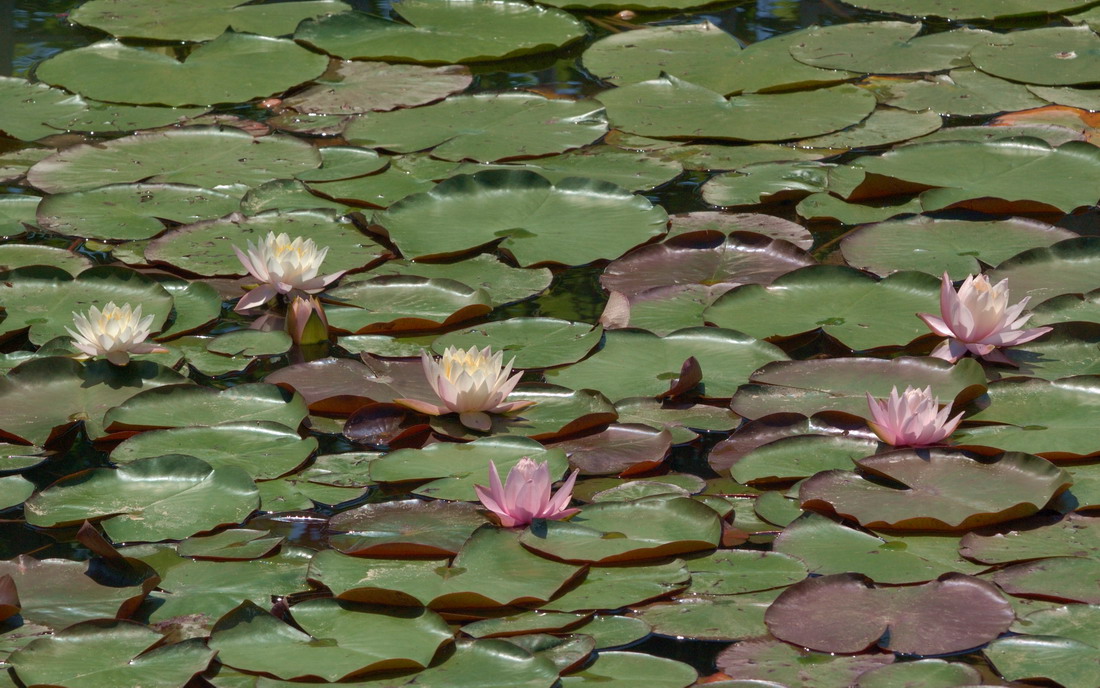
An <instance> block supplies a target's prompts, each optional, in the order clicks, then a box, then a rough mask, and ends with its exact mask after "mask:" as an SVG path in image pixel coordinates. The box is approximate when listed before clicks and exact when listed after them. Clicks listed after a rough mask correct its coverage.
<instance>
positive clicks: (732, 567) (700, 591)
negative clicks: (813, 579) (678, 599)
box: [687, 550, 807, 595]
mask: <svg viewBox="0 0 1100 688" xmlns="http://www.w3.org/2000/svg"><path fill="white" fill-rule="evenodd" d="M687 567H688V570H689V571H691V588H690V589H689V590H690V592H691V593H692V594H696V595H740V594H742V593H746V592H757V591H760V590H770V589H773V588H782V587H785V586H788V585H791V584H792V583H797V582H798V581H800V580H802V579H803V578H805V577H806V573H807V571H806V566H805V564H803V563H802V562H801V561H799V560H798V559H795V558H794V557H791V556H788V555H785V554H780V553H777V552H750V551H747V550H718V551H717V552H715V553H714V554H709V555H707V556H705V557H699V558H697V559H692V560H691V561H689V562H687Z"/></svg>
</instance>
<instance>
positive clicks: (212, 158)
mask: <svg viewBox="0 0 1100 688" xmlns="http://www.w3.org/2000/svg"><path fill="white" fill-rule="evenodd" d="M320 164H321V157H320V155H319V154H318V153H317V150H316V149H315V148H314V147H313V146H311V145H309V144H308V143H306V142H304V141H299V140H298V139H295V138H292V137H289V136H277V135H272V136H265V137H262V138H258V139H257V138H253V137H252V135H251V134H248V133H246V132H243V131H240V130H238V129H219V128H214V127H186V128H182V129H173V130H169V131H164V132H157V133H149V134H135V135H134V136H127V137H124V138H121V139H115V140H113V141H109V142H107V143H102V144H96V145H94V146H93V145H90V144H81V145H76V146H72V147H70V148H66V149H65V150H63V151H60V152H58V153H56V154H55V155H51V156H50V157H48V158H46V159H45V160H43V161H42V162H39V163H37V164H36V165H35V166H34V167H32V168H31V169H30V171H29V172H28V173H27V179H28V181H29V182H30V183H31V184H33V185H34V186H36V187H37V188H39V189H42V190H43V191H46V192H48V193H58V192H61V191H84V190H87V189H94V188H96V187H98V186H106V185H108V184H120V183H126V182H138V181H140V182H145V183H166V184H168V183H172V184H193V185H195V186H201V187H205V188H214V189H215V190H218V189H219V188H223V187H228V188H225V189H223V190H232V191H233V192H234V193H236V192H237V189H239V192H240V193H241V194H243V193H244V189H243V188H240V187H234V186H232V185H237V184H243V185H245V186H253V185H256V184H262V183H264V182H267V181H270V180H272V179H276V178H280V177H287V176H292V175H294V174H295V173H297V172H301V171H303V170H308V169H313V168H316V167H319V166H320Z"/></svg>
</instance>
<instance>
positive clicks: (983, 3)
mask: <svg viewBox="0 0 1100 688" xmlns="http://www.w3.org/2000/svg"><path fill="white" fill-rule="evenodd" d="M844 2H845V3H846V4H848V5H854V6H856V7H861V8H863V9H867V10H875V11H877V12H887V13H890V14H904V15H908V16H912V17H929V16H931V17H943V18H945V19H1001V18H1007V17H1022V16H1027V15H1033V14H1057V13H1059V12H1068V11H1071V10H1074V9H1077V8H1079V7H1085V6H1087V5H1091V4H1092V3H1091V2H1089V1H1088V0H972V1H971V2H968V3H966V4H960V3H958V2H956V1H955V0H844Z"/></svg>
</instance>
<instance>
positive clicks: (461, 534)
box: [328, 499, 485, 557]
mask: <svg viewBox="0 0 1100 688" xmlns="http://www.w3.org/2000/svg"><path fill="white" fill-rule="evenodd" d="M484 524H485V517H484V516H482V515H481V514H480V513H478V511H477V508H476V507H475V506H474V505H473V504H467V503H464V502H447V501H443V500H437V501H431V502H424V501H421V500H419V499H404V500H400V501H395V502H383V503H381V504H365V505H363V506H360V507H356V508H354V509H350V510H348V511H344V512H341V513H339V514H337V515H336V516H334V517H332V518H331V519H330V520H329V524H328V528H329V529H330V530H332V531H343V532H338V533H334V534H332V535H330V536H329V542H330V543H331V544H332V545H333V547H335V548H336V549H337V550H339V551H341V552H343V553H344V554H353V555H356V556H371V557H387V556H433V557H435V556H440V555H449V554H455V553H457V552H458V551H459V550H460V549H461V548H462V545H463V543H465V542H466V540H467V539H469V537H470V535H472V534H473V532H474V531H475V530H477V529H478V527H479V526H482V525H484Z"/></svg>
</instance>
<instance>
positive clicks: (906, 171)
mask: <svg viewBox="0 0 1100 688" xmlns="http://www.w3.org/2000/svg"><path fill="white" fill-rule="evenodd" d="M852 164H853V165H855V166H857V167H859V168H862V169H863V170H864V171H866V172H868V173H872V174H877V175H881V176H885V177H893V178H895V179H901V180H903V181H906V182H911V183H914V184H920V185H927V186H932V187H938V188H933V189H929V190H928V191H925V192H924V193H922V194H921V196H920V198H921V204H922V205H923V207H924V209H925V210H928V211H932V210H940V209H943V208H949V207H954V206H959V205H966V204H967V203H968V202H970V201H973V200H975V199H977V200H980V199H983V198H986V197H989V198H993V199H1002V200H1003V201H1005V202H1008V203H1013V202H1024V201H1031V202H1033V203H1039V204H1042V205H1043V206H1050V207H1053V208H1057V209H1058V210H1061V211H1062V212H1070V211H1072V210H1074V209H1075V208H1078V207H1080V206H1087V205H1093V204H1094V203H1095V202H1096V199H1097V198H1100V182H1097V183H1095V184H1092V183H1087V184H1073V185H1066V184H1062V183H1060V181H1059V179H1062V178H1065V177H1066V176H1067V175H1073V176H1079V177H1080V178H1082V179H1092V178H1093V177H1094V172H1095V170H1096V169H1097V166H1100V149H1098V148H1097V147H1096V146H1093V145H1090V144H1087V143H1081V142H1078V141H1070V142H1069V143H1066V144H1064V145H1062V146H1059V147H1058V148H1051V147H1050V146H1049V145H1047V144H1046V143H1044V142H1042V141H1039V140H1036V139H1010V140H1004V141H989V142H985V143H978V142H974V141H943V142H940V143H924V144H914V145H911V146H902V147H900V148H896V149H894V150H892V151H888V152H887V153H884V154H883V155H881V156H879V157H875V158H871V157H864V158H857V159H856V160H854V161H853V162H852Z"/></svg>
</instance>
